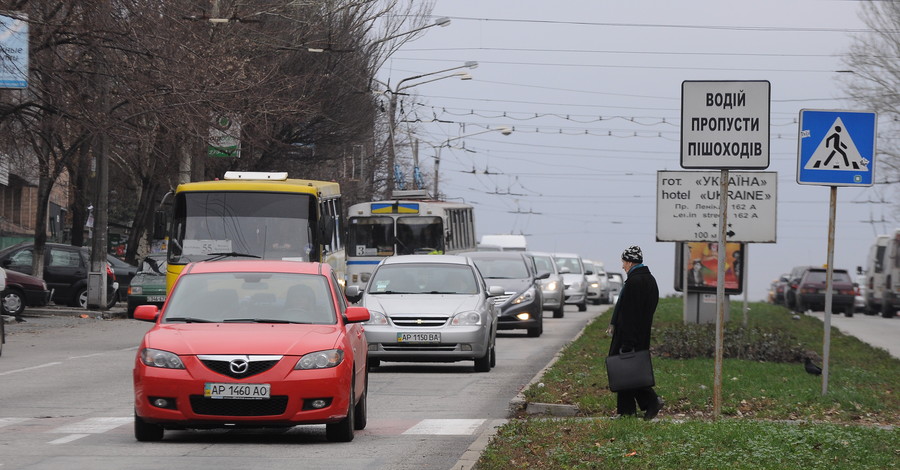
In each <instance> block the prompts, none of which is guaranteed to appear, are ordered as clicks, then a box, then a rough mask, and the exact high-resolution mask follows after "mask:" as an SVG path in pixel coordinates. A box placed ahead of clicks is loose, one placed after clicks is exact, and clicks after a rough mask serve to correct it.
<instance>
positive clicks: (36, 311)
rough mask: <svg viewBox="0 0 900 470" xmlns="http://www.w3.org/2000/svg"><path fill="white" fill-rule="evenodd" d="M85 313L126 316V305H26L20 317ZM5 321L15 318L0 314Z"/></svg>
mask: <svg viewBox="0 0 900 470" xmlns="http://www.w3.org/2000/svg"><path fill="white" fill-rule="evenodd" d="M82 315H87V316H88V317H89V318H101V319H104V320H110V319H113V318H128V312H127V305H126V304H125V302H119V303H117V304H116V305H114V306H113V307H112V308H110V309H109V310H88V309H84V308H78V307H70V306H67V305H56V304H52V303H51V304H49V305H45V306H43V307H28V308H26V309H25V312H23V313H22V318H24V319H25V321H26V322H28V319H29V317H50V316H70V317H80V316H82ZM2 317H3V319H4V320H6V323H15V321H16V320H15V318H14V317H12V316H10V315H3V316H2Z"/></svg>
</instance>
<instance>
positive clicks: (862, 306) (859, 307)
mask: <svg viewBox="0 0 900 470" xmlns="http://www.w3.org/2000/svg"><path fill="white" fill-rule="evenodd" d="M853 287H854V288H855V291H854V294H855V297H854V298H853V312H854V313H865V314H866V315H874V314H875V312H869V309H867V308H866V272H865V271H863V268H862V266H857V267H856V282H854V283H853Z"/></svg>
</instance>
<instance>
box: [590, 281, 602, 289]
mask: <svg viewBox="0 0 900 470" xmlns="http://www.w3.org/2000/svg"><path fill="white" fill-rule="evenodd" d="M591 288H593V289H599V288H600V284H598V283H596V282H592V283H591Z"/></svg>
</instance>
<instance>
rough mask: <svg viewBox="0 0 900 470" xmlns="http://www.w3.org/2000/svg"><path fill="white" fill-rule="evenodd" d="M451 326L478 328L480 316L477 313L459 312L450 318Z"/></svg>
mask: <svg viewBox="0 0 900 470" xmlns="http://www.w3.org/2000/svg"><path fill="white" fill-rule="evenodd" d="M450 325H452V326H479V325H481V315H480V314H479V313H478V312H460V313H457V314H456V315H453V317H451V318H450Z"/></svg>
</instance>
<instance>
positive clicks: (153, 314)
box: [134, 305, 159, 322]
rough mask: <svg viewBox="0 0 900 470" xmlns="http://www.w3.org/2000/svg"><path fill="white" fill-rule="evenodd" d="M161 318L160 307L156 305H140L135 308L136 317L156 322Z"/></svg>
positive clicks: (136, 318)
mask: <svg viewBox="0 0 900 470" xmlns="http://www.w3.org/2000/svg"><path fill="white" fill-rule="evenodd" d="M157 318H159V307H157V306H156V305H138V306H137V308H135V309H134V319H135V320H141V321H151V322H155V321H156V319H157Z"/></svg>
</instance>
